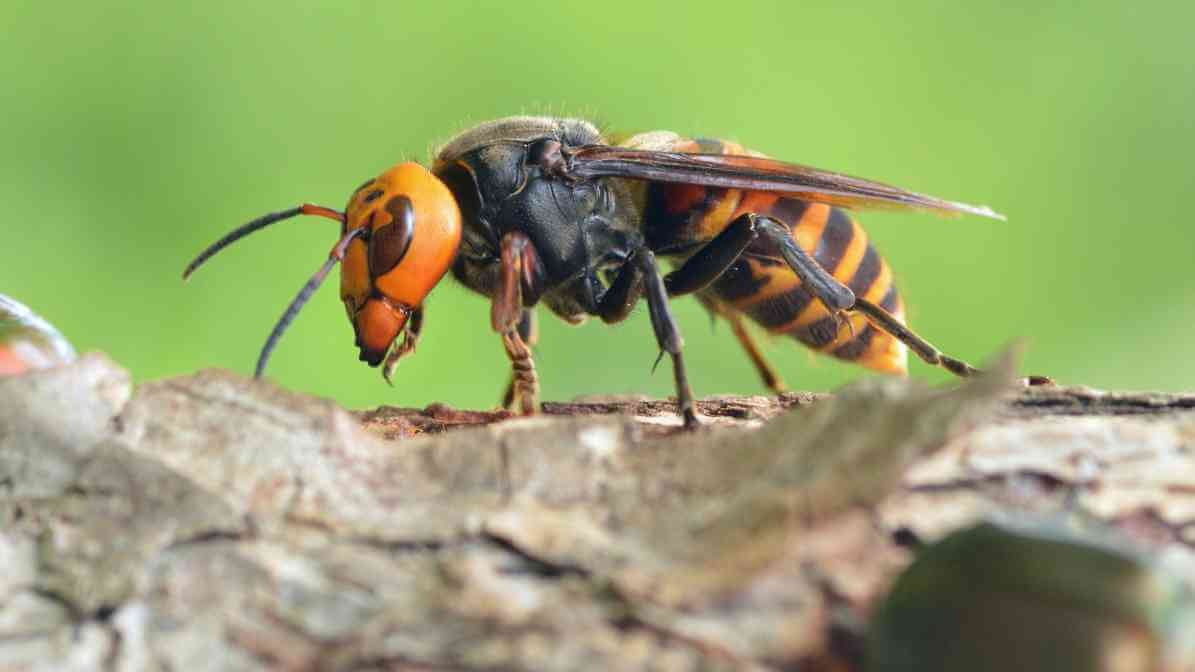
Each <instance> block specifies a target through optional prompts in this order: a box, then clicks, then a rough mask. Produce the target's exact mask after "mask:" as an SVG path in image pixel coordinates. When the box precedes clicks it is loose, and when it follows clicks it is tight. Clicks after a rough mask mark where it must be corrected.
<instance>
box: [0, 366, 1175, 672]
mask: <svg viewBox="0 0 1195 672" xmlns="http://www.w3.org/2000/svg"><path fill="white" fill-rule="evenodd" d="M997 368H998V369H1000V368H1001V367H997ZM1007 368H1008V367H1007V366H1006V367H1004V368H1003V369H1001V370H1006V369H1007ZM699 409H700V412H701V415H702V419H703V420H704V421H705V426H704V427H703V428H702V429H700V430H699V431H697V432H685V431H683V430H681V429H680V428H679V422H678V421H677V419H676V417H675V405H674V404H673V403H672V402H670V401H666V400H665V401H660V400H640V399H586V400H578V401H574V402H567V403H547V404H545V405H544V409H543V410H544V413H543V414H542V415H540V416H537V417H531V418H519V417H513V416H511V415H510V414H509V413H506V412H502V411H465V410H457V409H452V408H449V407H447V406H444V405H433V406H430V407H428V408H425V409H418V410H416V409H396V408H388V407H382V408H377V409H374V410H368V411H362V412H355V413H350V412H346V411H345V410H343V409H341V408H339V407H338V406H336V405H335V404H334V403H332V402H330V401H327V400H321V399H317V398H312V397H308V396H304V395H300V394H295V393H291V392H287V391H285V390H281V389H279V388H277V387H275V386H274V385H272V384H270V383H268V382H260V381H254V380H250V379H246V378H243V377H241V376H238V375H234V374H231V373H228V372H222V371H205V372H201V373H199V374H196V375H193V376H186V377H182V378H174V379H168V380H162V381H156V382H150V383H145V384H143V385H140V386H137V387H136V388H134V386H132V384H131V383H130V377H129V375H128V373H127V372H126V371H124V370H123V369H121V368H120V367H119V366H118V365H117V364H115V363H113V362H111V361H110V360H108V359H107V358H106V357H104V356H102V355H97V354H91V355H87V356H84V357H83V358H81V359H80V360H78V361H77V362H75V363H73V364H70V365H67V366H62V367H58V368H53V369H47V370H42V371H35V372H31V373H27V374H24V375H20V376H13V377H8V378H0V521H2V526H0V668H2V669H104V670H142V669H155V670H159V669H160V670H165V669H174V670H202V669H220V670H229V669H238V670H239V669H243V670H275V669H281V670H325V669H329V670H506V669H527V670H583V669H594V670H622V669H651V670H706V669H813V670H861V669H863V668H864V667H865V666H868V665H870V666H871V668H870V669H888V668H883V664H884V662H883V660H879V658H884V657H885V656H886V654H885V653H883V652H880V653H876V652H875V649H874V647H873V648H872V649H871V651H872V653H870V654H869V653H867V652H868V650H869V646H870V645H869V642H868V632H869V624H870V623H871V622H872V619H873V617H874V615H875V614H876V613H877V612H878V611H879V610H880V607H879V605H880V604H882V603H883V601H884V599H885V596H886V595H887V594H888V591H889V589H890V587H891V585H892V584H893V581H894V580H895V578H896V577H897V576H898V575H900V573H901V572H902V571H903V570H904V569H905V568H906V567H907V566H908V565H909V563H910V561H911V560H912V558H913V557H914V556H915V555H916V553H917V551H918V550H919V549H922V548H924V547H926V546H927V545H931V544H934V542H936V541H937V540H939V539H942V538H943V537H944V536H946V535H949V534H951V533H952V532H955V531H957V530H961V529H965V528H967V527H968V526H970V525H973V524H975V523H976V522H977V521H984V520H999V519H1004V520H1008V519H1015V520H1017V521H1019V522H1020V523H1022V524H1025V523H1026V522H1027V521H1028V524H1033V522H1032V521H1035V520H1039V519H1040V520H1058V519H1063V518H1065V519H1067V520H1075V519H1081V520H1083V521H1085V522H1084V523H1083V524H1084V525H1090V526H1092V527H1099V528H1106V529H1108V530H1114V531H1115V532H1116V534H1117V535H1118V536H1116V539H1117V541H1116V542H1115V544H1121V545H1123V547H1124V548H1123V555H1124V557H1126V558H1130V559H1131V562H1133V563H1138V564H1133V565H1132V567H1138V566H1140V567H1141V572H1142V576H1146V577H1154V576H1155V572H1157V573H1158V574H1156V575H1157V576H1163V575H1164V576H1165V577H1167V581H1172V582H1173V583H1172V584H1171V583H1168V584H1166V585H1177V586H1179V588H1178V590H1179V591H1180V592H1181V591H1183V590H1188V589H1189V588H1190V587H1191V586H1195V570H1193V569H1192V568H1193V567H1195V554H1193V553H1192V549H1193V545H1195V449H1193V447H1195V395H1177V394H1153V393H1106V392H1101V391H1098V390H1092V389H1088V388H1076V387H1066V388H1035V389H1022V388H1020V387H1017V386H1016V385H1014V384H1011V383H1010V382H1009V377H1008V374H1007V373H1003V374H1002V373H999V372H996V373H993V374H991V375H985V376H982V377H979V378H976V379H973V380H970V381H967V382H965V383H961V384H958V385H951V386H948V387H945V388H929V387H926V386H924V385H920V384H917V383H916V382H910V381H905V380H897V379H868V380H865V381H863V382H862V383H859V384H857V385H854V386H851V387H848V388H846V389H844V390H842V391H840V392H838V393H836V394H833V395H828V394H808V393H795V394H786V395H783V396H780V397H778V398H773V397H760V396H754V397H713V398H707V399H703V400H702V401H701V402H700V404H699ZM1111 552H1113V553H1120V552H1121V549H1117V548H1114V549H1112V550H1111ZM1076 571H1078V570H1076ZM1151 585H1152V584H1151ZM1093 590H1095V589H1094V588H1093ZM1155 592H1156V591H1155ZM1039 593H1040V591H1039V592H1038V593H1035V592H1033V591H1028V592H1025V593H1024V594H1021V595H1019V596H1018V598H1017V599H1021V600H1028V601H1029V602H1030V603H1032V602H1033V601H1034V600H1035V599H1037V596H1038V595H1039ZM1001 594H1005V593H1001ZM1142 599H1154V598H1153V597H1148V596H1147V597H1146V598H1142ZM1167 604H1169V603H1167ZM1186 604H1187V603H1186V602H1182V603H1181V604H1180V606H1178V607H1175V613H1176V614H1179V616H1181V615H1183V614H1189V613H1190V612H1189V611H1188V610H1187V607H1186V606H1185V605H1186ZM1030 606H1031V607H1032V606H1033V605H1032V604H1031V605H1030ZM1147 606H1148V605H1147ZM1084 608H1085V609H1086V607H1084ZM1101 608H1103V607H1101ZM1108 609H1111V608H1110V607H1109V608H1108ZM1030 611H1031V610H1030ZM1112 611H1115V614H1117V617H1118V618H1119V615H1122V614H1123V613H1126V612H1124V611H1123V610H1121V611H1116V610H1115V609H1112V610H1111V611H1109V612H1108V613H1112ZM1017 613H1020V612H1017ZM1026 613H1029V612H1026ZM1051 613H1053V612H1051ZM1091 613H1094V612H1089V611H1084V612H1083V613H1081V614H1079V616H1076V618H1078V617H1083V618H1089V617H1090V616H1091ZM1102 613H1104V612H1099V614H1097V616H1100V614H1102ZM1133 613H1136V612H1133ZM1150 613H1153V612H1150ZM1167 613H1169V612H1167ZM1179 616H1168V617H1167V618H1170V619H1171V620H1174V619H1177V618H1179ZM1100 617H1102V616H1100ZM1051 618H1052V619H1054V620H1056V617H1055V616H1051ZM1051 622H1054V621H1051ZM1169 622H1171V621H1166V623H1169ZM1175 622H1177V621H1175ZM1151 624H1152V621H1151V622H1150V623H1147V624H1145V625H1141V624H1138V623H1136V622H1134V623H1133V624H1132V625H1133V626H1134V627H1137V626H1140V627H1143V628H1146V629H1147V630H1148V629H1150V628H1153V629H1152V630H1150V631H1149V632H1148V633H1147V634H1148V636H1149V637H1150V638H1151V639H1149V641H1150V642H1153V643H1155V644H1156V646H1155V647H1154V648H1153V649H1150V650H1149V651H1151V652H1152V653H1150V656H1152V657H1147V658H1141V659H1140V661H1143V662H1141V665H1144V666H1145V667H1140V668H1136V667H1107V668H1099V669H1161V666H1162V665H1163V664H1166V665H1170V666H1171V667H1170V669H1185V668H1182V667H1179V665H1181V664H1186V663H1182V662H1180V663H1175V662H1174V661H1176V660H1177V661H1183V660H1186V659H1183V658H1182V656H1185V655H1186V653H1185V652H1184V651H1185V649H1182V646H1183V645H1181V644H1180V643H1178V642H1179V640H1180V639H1181V637H1180V635H1178V634H1175V633H1173V632H1170V631H1165V632H1162V631H1163V630H1166V627H1164V626H1157V627H1155V626H1154V625H1151ZM1176 627H1177V626H1176ZM1138 629H1140V628H1138ZM922 644H924V642H922ZM931 644H932V643H931ZM1097 644H1098V642H1097ZM888 646H891V644H889V645H888ZM1176 651H1179V653H1175V652H1176ZM869 655H870V656H871V660H870V662H869V661H868V660H867V658H868V656H869ZM1167 656H1169V657H1167ZM1109 660H1112V659H1111V658H1109ZM1118 660H1121V661H1122V662H1123V660H1124V658H1123V656H1122V658H1120V659H1118ZM1134 660H1136V659H1134ZM1163 661H1164V662H1163ZM1130 662H1131V661H1130ZM1187 662H1189V660H1187ZM1110 664H1111V663H1110ZM892 669H895V668H892ZM924 669H931V668H930V667H926V668H924ZM932 669H937V668H932ZM942 669H947V668H942ZM974 669H980V668H979V667H978V666H976V667H975V668H974ZM1004 669H1032V668H1029V667H1022V668H1012V667H1006V668H1004ZM1042 669H1046V668H1042ZM1054 669H1063V668H1054ZM1084 669H1089V668H1084Z"/></svg>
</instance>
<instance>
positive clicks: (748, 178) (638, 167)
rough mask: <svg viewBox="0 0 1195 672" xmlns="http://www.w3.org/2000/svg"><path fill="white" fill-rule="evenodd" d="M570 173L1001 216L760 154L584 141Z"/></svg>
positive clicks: (571, 155)
mask: <svg viewBox="0 0 1195 672" xmlns="http://www.w3.org/2000/svg"><path fill="white" fill-rule="evenodd" d="M565 160H566V165H567V168H566V171H567V174H568V175H571V176H573V177H576V178H579V179H587V178H594V177H623V178H627V179H631V180H645V181H648V182H670V183H674V184H693V185H701V186H706V187H723V188H726V189H744V190H749V191H767V192H772V193H778V194H784V195H786V196H792V197H793V198H799V199H801V200H804V201H814V202H817V203H826V204H829V205H834V206H838V207H843V208H856V209H885V210H924V211H928V212H932V213H935V214H938V215H944V216H955V215H960V214H969V215H979V216H981V217H991V218H992V219H1001V220H1003V219H1005V217H1004V215H1001V214H999V213H997V212H994V211H992V210H991V209H990V208H988V207H986V206H981V205H968V204H966V203H957V202H955V201H947V200H943V199H940V198H935V197H933V196H926V195H925V194H918V193H916V192H912V191H905V190H904V189H898V188H896V187H892V186H889V185H886V184H882V183H880V182H873V181H871V180H864V179H861V178H858V177H851V176H849V175H843V174H841V173H833V172H830V171H827V170H819V169H817V168H811V167H809V166H802V165H798V164H795V163H785V162H783V161H776V160H774V159H769V158H766V157H762V156H750V155H738V154H704V153H693V154H690V153H687V152H675V151H657V150H651V149H635V148H628V147H619V146H611V145H586V146H584V147H579V148H576V149H573V150H566V151H565Z"/></svg>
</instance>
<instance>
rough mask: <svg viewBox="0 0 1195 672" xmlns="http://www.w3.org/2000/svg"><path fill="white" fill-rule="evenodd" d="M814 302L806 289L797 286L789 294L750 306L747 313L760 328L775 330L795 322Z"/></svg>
mask: <svg viewBox="0 0 1195 672" xmlns="http://www.w3.org/2000/svg"><path fill="white" fill-rule="evenodd" d="M812 300H813V297H812V296H810V294H809V292H807V291H805V288H804V287H802V286H800V285H797V286H796V287H793V288H792V289H790V290H788V291H787V292H784V293H782V294H777V295H776V296H773V297H769V298H766V299H764V300H763V301H760V302H759V303H757V304H755V305H753V306H749V307H748V308H747V309H746V313H747V314H748V315H750V316H751V319H753V320H755V321H756V322H758V323H759V324H760V326H762V327H765V328H768V329H774V328H776V327H779V326H783V325H785V324H788V323H789V322H792V321H793V320H795V319H796V318H797V316H798V315H800V314H801V311H802V310H804V309H805V306H808V305H809V302H810V301H812Z"/></svg>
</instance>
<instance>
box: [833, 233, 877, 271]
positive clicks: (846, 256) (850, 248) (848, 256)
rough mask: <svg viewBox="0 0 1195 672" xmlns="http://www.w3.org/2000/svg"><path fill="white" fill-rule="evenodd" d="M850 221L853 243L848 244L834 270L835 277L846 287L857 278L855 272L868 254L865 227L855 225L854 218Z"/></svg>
mask: <svg viewBox="0 0 1195 672" xmlns="http://www.w3.org/2000/svg"><path fill="white" fill-rule="evenodd" d="M850 221H851V242H849V243H847V244H846V249H845V250H843V252H842V259H841V260H840V261H839V262H838V267H837V268H835V269H834V277H835V278H837V279H838V281H839V282H841V283H842V284H844V285H848V284H850V282H851V278H853V277H855V271H857V270H859V262H861V261H863V255H864V254H867V234H866V233H865V232H864V231H863V227H861V226H859V225H858V224H856V223H855V219H854V218H853V217H852V218H851V220H850ZM873 284H874V283H873Z"/></svg>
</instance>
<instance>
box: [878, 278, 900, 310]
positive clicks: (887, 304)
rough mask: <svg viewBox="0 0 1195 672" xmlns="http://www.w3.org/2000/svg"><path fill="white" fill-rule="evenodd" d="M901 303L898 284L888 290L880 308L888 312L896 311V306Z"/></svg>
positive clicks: (893, 284)
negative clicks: (897, 288) (897, 289)
mask: <svg viewBox="0 0 1195 672" xmlns="http://www.w3.org/2000/svg"><path fill="white" fill-rule="evenodd" d="M898 303H900V292H897V291H896V283H895V282H894V283H892V286H890V287H889V288H888V293H887V294H885V295H884V300H883V301H880V307H881V308H883V309H884V310H886V311H888V312H890V313H891V312H893V311H895V310H896V304H898Z"/></svg>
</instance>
